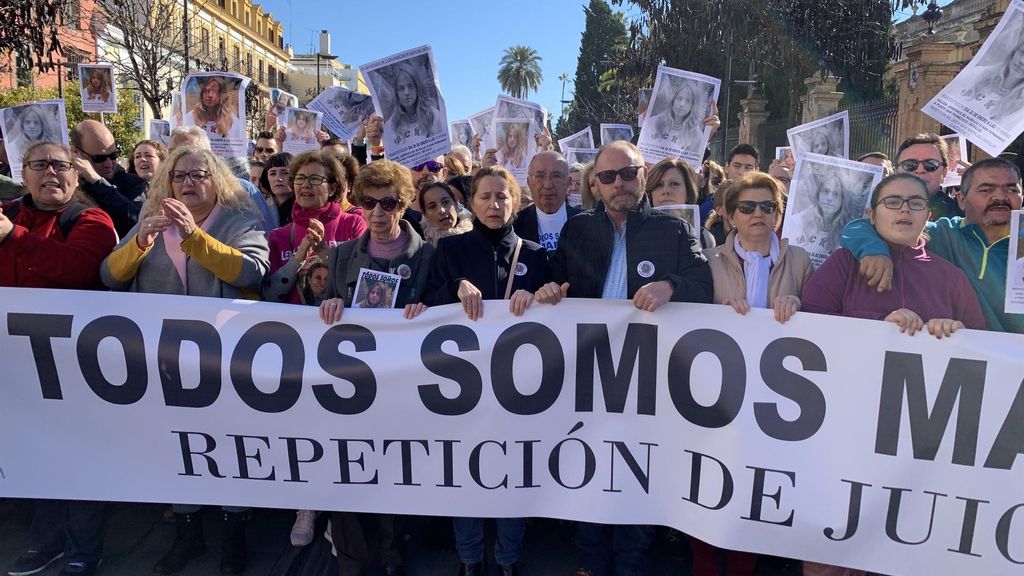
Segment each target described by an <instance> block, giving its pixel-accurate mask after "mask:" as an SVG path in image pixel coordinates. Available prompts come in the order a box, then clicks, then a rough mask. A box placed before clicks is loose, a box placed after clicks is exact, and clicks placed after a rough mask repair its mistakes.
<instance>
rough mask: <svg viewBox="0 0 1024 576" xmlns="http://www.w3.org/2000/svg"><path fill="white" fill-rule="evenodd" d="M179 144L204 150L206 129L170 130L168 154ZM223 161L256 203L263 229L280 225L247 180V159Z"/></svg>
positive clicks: (267, 230)
mask: <svg viewBox="0 0 1024 576" xmlns="http://www.w3.org/2000/svg"><path fill="white" fill-rule="evenodd" d="M180 146H196V147H197V148H202V149H204V150H209V149H210V137H209V136H207V135H206V131H205V130H203V129H202V128H199V127H198V126H178V127H177V128H175V129H174V130H172V131H171V137H170V139H169V140H168V150H167V153H168V154H170V153H171V152H173V151H174V149H175V148H178V147H180ZM224 163H225V164H227V165H228V168H230V169H231V173H232V174H234V175H235V177H236V178H238V181H239V182H240V183H241V184H242V188H245V191H246V192H248V193H249V198H250V199H251V200H252V203H253V204H255V205H256V209H257V210H258V211H259V215H260V220H262V221H263V231H264V232H270V231H271V230H273V229H274V228H277V227H278V226H280V223H279V221H278V217H277V212H276V211H275V210H271V209H270V206H269V205H267V200H266V198H264V197H263V194H262V193H261V192H260V189H259V188H257V187H256V186H254V185H253V183H252V182H250V181H249V160H248V159H246V158H242V157H239V158H224Z"/></svg>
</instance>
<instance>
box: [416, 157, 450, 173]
mask: <svg viewBox="0 0 1024 576" xmlns="http://www.w3.org/2000/svg"><path fill="white" fill-rule="evenodd" d="M441 168H444V164H441V163H440V162H438V161H437V160H429V161H427V162H424V163H423V164H418V165H416V166H413V167H412V171H413V172H422V171H423V170H430V172H431V173H432V174H437V173H438V172H440V171H441Z"/></svg>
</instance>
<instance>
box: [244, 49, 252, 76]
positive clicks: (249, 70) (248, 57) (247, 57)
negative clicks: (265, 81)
mask: <svg viewBox="0 0 1024 576" xmlns="http://www.w3.org/2000/svg"><path fill="white" fill-rule="evenodd" d="M245 75H246V76H248V77H249V78H252V52H248V53H246V55H245Z"/></svg>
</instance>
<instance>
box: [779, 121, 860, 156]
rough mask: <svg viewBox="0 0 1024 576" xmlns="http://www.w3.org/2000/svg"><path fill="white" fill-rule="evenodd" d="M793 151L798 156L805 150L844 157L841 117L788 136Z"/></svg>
mask: <svg viewBox="0 0 1024 576" xmlns="http://www.w3.org/2000/svg"><path fill="white" fill-rule="evenodd" d="M789 143H790V145H791V146H792V149H793V153H794V154H795V155H796V156H799V155H801V154H803V153H805V152H812V153H814V154H821V155H823V156H835V157H837V158H845V157H846V150H845V149H844V146H845V144H844V135H843V119H842V118H836V120H835V121H833V122H829V123H828V124H822V125H821V126H815V127H814V128H808V129H806V130H803V131H801V132H799V133H794V134H792V135H791V136H790V138H789Z"/></svg>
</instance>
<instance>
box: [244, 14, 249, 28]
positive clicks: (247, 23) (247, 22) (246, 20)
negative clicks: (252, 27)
mask: <svg viewBox="0 0 1024 576" xmlns="http://www.w3.org/2000/svg"><path fill="white" fill-rule="evenodd" d="M245 25H246V26H248V25H249V12H246V13H245Z"/></svg>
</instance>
